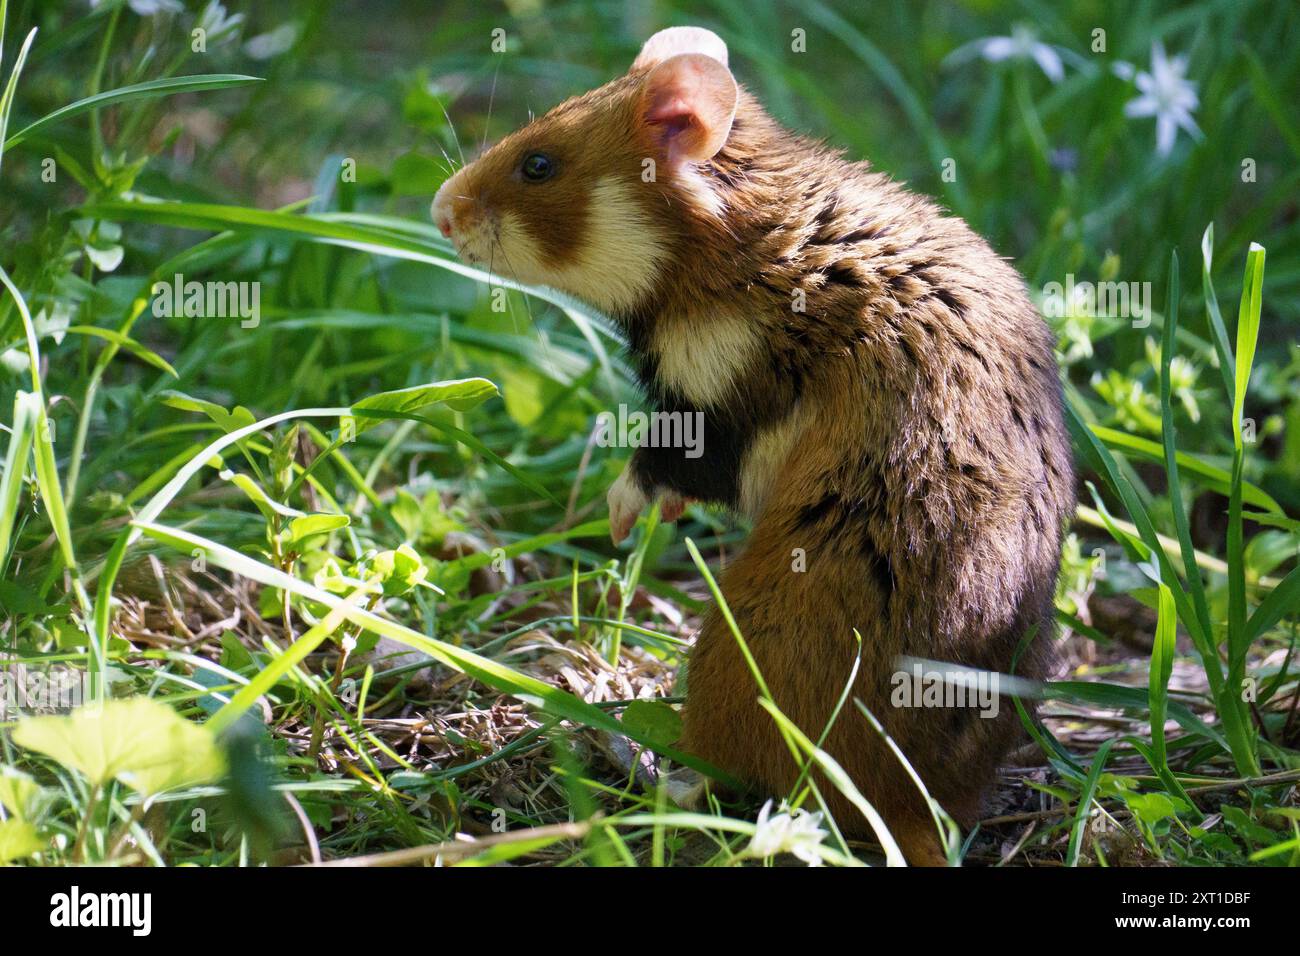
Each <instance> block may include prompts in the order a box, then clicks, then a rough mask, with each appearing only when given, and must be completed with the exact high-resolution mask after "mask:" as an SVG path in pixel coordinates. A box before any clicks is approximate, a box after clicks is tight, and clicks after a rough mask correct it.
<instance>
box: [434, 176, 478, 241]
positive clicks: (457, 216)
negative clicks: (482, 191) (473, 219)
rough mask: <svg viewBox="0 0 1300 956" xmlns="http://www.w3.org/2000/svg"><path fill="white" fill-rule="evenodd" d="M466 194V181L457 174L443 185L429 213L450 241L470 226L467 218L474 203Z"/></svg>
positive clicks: (439, 229)
mask: <svg viewBox="0 0 1300 956" xmlns="http://www.w3.org/2000/svg"><path fill="white" fill-rule="evenodd" d="M464 192H465V181H464V180H463V179H461V178H460V176H459V174H457V175H456V176H453V177H452V178H451V179H449V180H447V181H446V182H445V183H443V184H442V186H440V187H439V188H438V193H437V195H436V196H434V197H433V207H432V208H431V209H430V210H429V212H430V214H431V215H432V216H433V221H434V224H435V225H436V226H437V227H438V231H439V232H441V233H442V234H443V235H444V236H446V237H447V238H448V239H450V238H451V237H452V234H453V233H456V232H461V231H463V230H465V229H466V228H468V226H469V225H470V222H469V221H468V220H467V218H466V217H467V215H468V214H469V207H470V206H471V205H472V203H470V201H469V200H468V199H467V198H466V197H465V196H464V195H462V193H464Z"/></svg>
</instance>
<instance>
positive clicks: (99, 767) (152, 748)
mask: <svg viewBox="0 0 1300 956" xmlns="http://www.w3.org/2000/svg"><path fill="white" fill-rule="evenodd" d="M13 740H14V743H16V744H18V746H20V747H23V748H24V749H26V750H34V751H36V752H37V753H42V754H45V756H47V757H50V758H51V759H53V760H55V761H57V762H58V763H60V764H62V765H63V766H65V767H69V768H71V769H73V770H76V771H77V772H78V773H80V774H82V776H84V777H85V778H86V779H87V780H88V781H89V782H90V783H91V784H93V785H95V786H103V785H104V784H106V783H108V782H109V781H110V780H114V779H116V780H120V781H121V782H122V783H124V784H126V785H127V786H129V787H131V788H132V789H134V790H137V791H139V792H140V793H142V794H144V795H146V796H152V795H154V794H157V793H161V792H162V791H164V790H170V789H172V788H173V787H180V786H186V785H191V784H199V783H208V782H210V781H213V780H216V779H217V778H218V777H220V776H221V774H222V771H223V769H224V768H223V762H222V758H221V753H220V751H219V750H218V749H217V746H216V743H215V741H214V738H213V735H212V733H211V731H209V730H208V729H207V728H205V727H201V726H199V725H198V724H195V723H193V722H191V721H188V720H186V719H185V718H183V717H181V716H180V715H179V714H177V713H176V711H174V710H172V708H170V707H168V706H167V705H166V704H163V703H160V702H159V701H156V700H154V699H153V698H150V697H132V698H128V699H126V700H109V701H105V702H104V703H103V704H102V705H93V704H91V705H87V706H84V707H79V708H77V709H76V710H74V711H73V712H72V713H71V714H68V715H66V716H50V717H26V718H24V719H23V720H20V721H19V722H18V725H17V726H16V727H15V728H14V730H13Z"/></svg>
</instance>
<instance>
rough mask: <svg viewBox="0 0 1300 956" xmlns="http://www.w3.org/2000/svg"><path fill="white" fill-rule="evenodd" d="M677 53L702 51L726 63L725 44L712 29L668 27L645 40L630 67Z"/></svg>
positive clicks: (649, 63) (666, 57)
mask: <svg viewBox="0 0 1300 956" xmlns="http://www.w3.org/2000/svg"><path fill="white" fill-rule="evenodd" d="M679 53H703V54H704V55H705V56H711V57H713V59H715V60H717V61H718V62H719V63H721V64H722V65H723V66H726V65H727V44H725V43H723V42H722V37H720V36H718V35H717V34H716V33H714V32H713V31H712V30H705V29H704V28H703V27H669V28H668V29H667V30H660V31H659V32H658V33H656V34H655V35H654V36H652V37H651V38H650V39H648V40H646V41H645V46H643V47H641V52H640V53H639V54H638V55H637V58H636V60H635V61H633V63H632V69H633V70H640V69H645V68H648V67H652V66H654V65H655V64H658V63H662V62H663V61H664V60H667V59H669V58H670V57H674V56H677V55H678V54H679Z"/></svg>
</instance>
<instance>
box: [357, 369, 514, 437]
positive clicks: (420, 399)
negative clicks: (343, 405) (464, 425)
mask: <svg viewBox="0 0 1300 956" xmlns="http://www.w3.org/2000/svg"><path fill="white" fill-rule="evenodd" d="M496 394H497V387H496V385H494V384H493V383H492V382H489V381H488V380H487V379H485V378H464V379H459V380H457V381H451V382H434V383H432V384H430V385H413V386H411V387H410V388H401V389H397V390H396V391H392V392H380V393H379V394H378V395H371V396H369V397H367V398H363V399H361V401H359V402H356V403H354V404H353V406H352V407H353V408H354V409H365V410H366V411H376V412H405V413H413V412H418V411H420V410H422V409H425V408H428V407H429V406H431V405H446V406H448V407H449V408H452V409H455V410H456V411H465V410H467V409H470V408H473V407H474V406H475V405H479V404H481V403H482V402H485V401H487V400H488V399H489V398H492V397H493V396H494V395H496ZM379 421H380V419H376V418H370V417H363V418H362V419H361V420H360V421H359V422H357V432H358V433H360V432H363V431H365V430H366V429H367V428H370V427H371V426H373V425H376V424H378V422H379Z"/></svg>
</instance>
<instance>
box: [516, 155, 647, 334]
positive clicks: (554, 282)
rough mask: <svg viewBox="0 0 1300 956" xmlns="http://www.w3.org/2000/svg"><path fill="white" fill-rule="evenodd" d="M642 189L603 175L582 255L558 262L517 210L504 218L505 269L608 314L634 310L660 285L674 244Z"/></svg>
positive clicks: (597, 185)
mask: <svg viewBox="0 0 1300 956" xmlns="http://www.w3.org/2000/svg"><path fill="white" fill-rule="evenodd" d="M635 189H636V187H635V186H633V185H631V184H628V183H624V182H620V181H619V180H617V179H614V178H612V177H605V178H603V179H598V180H597V181H596V182H595V184H594V185H593V186H592V187H591V194H590V196H589V197H588V203H587V221H586V227H585V234H584V235H583V237H582V240H581V244H580V246H579V247H578V250H577V253H576V255H575V256H574V257H573V258H572V259H571V260H569V261H568V262H565V263H563V264H555V263H554V262H553V261H552V257H551V256H549V255H547V252H546V248H545V243H544V242H542V243H539V242H538V241H537V240H536V239H534V238H533V237H532V236H531V235H529V233H528V231H527V230H526V229H525V228H524V226H523V223H522V222H521V221H520V220H519V218H518V217H517V216H515V215H514V214H512V213H509V212H507V213H505V214H503V215H502V216H501V219H500V225H499V227H498V231H497V242H498V244H499V248H498V249H497V250H496V253H497V256H498V258H499V262H500V267H501V270H502V271H503V272H505V273H508V274H511V275H513V276H514V277H515V278H518V279H520V280H521V281H525V282H541V283H544V284H545V285H549V286H554V287H555V288H557V289H559V290H561V291H563V292H568V293H570V294H571V295H574V296H576V297H577V298H579V299H582V300H583V301H584V302H589V303H591V304H592V305H594V306H595V307H596V308H598V309H602V310H603V311H605V312H619V311H622V310H625V309H630V308H632V307H633V306H635V305H636V304H637V303H638V302H640V301H641V300H642V299H644V298H645V297H646V295H647V294H649V292H650V291H651V290H652V289H653V288H654V284H655V280H656V278H657V277H658V275H659V271H660V268H661V266H662V265H663V263H664V262H665V261H666V260H667V258H668V242H667V239H666V237H665V236H664V235H663V233H662V230H661V229H659V228H658V227H657V226H656V225H655V223H654V222H653V221H652V220H651V219H650V217H649V216H647V215H646V214H645V212H644V210H643V208H642V205H641V198H640V197H638V196H637V195H636V192H635Z"/></svg>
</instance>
